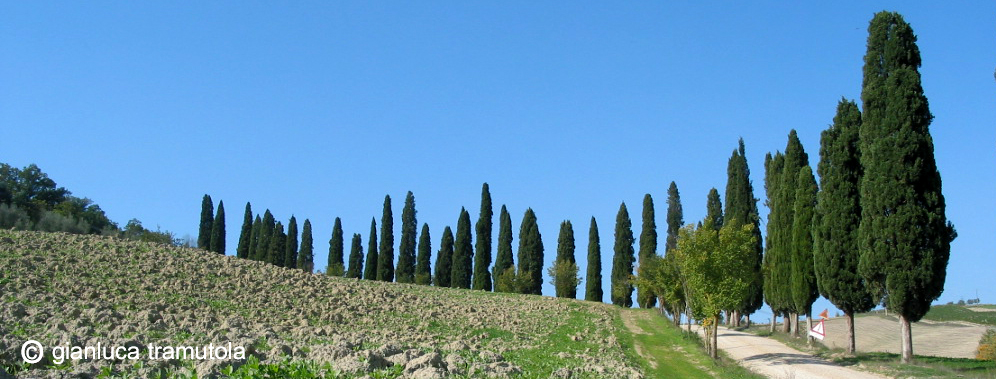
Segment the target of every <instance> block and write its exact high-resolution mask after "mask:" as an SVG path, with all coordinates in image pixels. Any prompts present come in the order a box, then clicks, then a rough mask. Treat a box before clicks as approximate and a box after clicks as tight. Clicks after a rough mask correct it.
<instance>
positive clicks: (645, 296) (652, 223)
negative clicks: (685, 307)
mask: <svg viewBox="0 0 996 379" xmlns="http://www.w3.org/2000/svg"><path fill="white" fill-rule="evenodd" d="M655 218H656V216H655V215H654V199H653V198H652V197H650V194H649V193H648V194H646V195H644V196H643V228H642V231H641V232H640V253H639V257H640V260H639V263H640V267H643V262H644V260H646V259H650V257H653V256H655V255H657V221H656V220H655ZM636 299H637V304H639V305H640V307H642V308H653V307H654V305H656V304H657V295H655V294H653V293H650V292H648V291H645V290H644V289H642V288H640V289H638V291H637V293H636Z"/></svg>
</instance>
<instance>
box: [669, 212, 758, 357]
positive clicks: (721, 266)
mask: <svg viewBox="0 0 996 379" xmlns="http://www.w3.org/2000/svg"><path fill="white" fill-rule="evenodd" d="M712 222H713V221H712V220H711V219H708V218H707V219H706V220H705V222H704V223H703V225H702V226H701V227H699V228H693V227H691V226H687V227H685V228H683V229H682V231H681V236H680V237H679V238H678V250H677V251H676V253H677V255H678V256H679V257H678V260H677V261H678V262H680V263H681V271H682V272H683V275H684V278H685V282H686V288H687V291H686V297H687V298H688V303H689V305H690V306H691V310H692V314H693V316H694V317H695V318H696V319H699V320H703V321H704V323H703V324H704V325H703V326H705V327H706V330H707V334H706V338H705V340H704V342H706V350H707V351H708V352H709V355H710V356H711V357H713V358H717V357H718V349H717V345H716V336H717V332H718V330H717V329H718V325H719V316H720V313H721V312H722V311H723V310H726V309H733V308H735V307H736V306H738V305H739V304H740V303H741V302H742V301H743V298H744V297H745V296H746V295H747V291H748V287H749V285H750V281H749V279H748V278H747V275H745V271H748V270H750V267H747V266H745V265H743V263H742V261H741V260H742V257H744V256H746V255H750V254H751V253H752V252H753V249H754V243H755V241H754V233H753V231H752V230H751V229H753V228H754V226H753V225H751V224H746V225H742V226H739V227H737V226H733V225H728V226H726V227H723V228H720V229H719V230H717V229H716V228H715V226H714V225H712Z"/></svg>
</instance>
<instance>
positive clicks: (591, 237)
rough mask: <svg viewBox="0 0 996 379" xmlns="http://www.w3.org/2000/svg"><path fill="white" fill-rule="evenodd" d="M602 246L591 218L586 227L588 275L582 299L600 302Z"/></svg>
mask: <svg viewBox="0 0 996 379" xmlns="http://www.w3.org/2000/svg"><path fill="white" fill-rule="evenodd" d="M602 297H603V296H602V244H601V241H600V239H599V237H598V224H597V223H596V222H595V217H594V216H592V217H591V226H589V227H588V274H587V276H586V277H585V291H584V299H585V300H588V301H597V302H601V301H602Z"/></svg>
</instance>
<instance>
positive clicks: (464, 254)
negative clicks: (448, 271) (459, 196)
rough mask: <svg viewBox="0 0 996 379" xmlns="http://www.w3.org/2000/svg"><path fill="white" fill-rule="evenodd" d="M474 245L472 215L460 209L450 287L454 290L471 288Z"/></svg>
mask: <svg viewBox="0 0 996 379" xmlns="http://www.w3.org/2000/svg"><path fill="white" fill-rule="evenodd" d="M473 256H474V245H473V244H472V242H471V235H470V213H468V212H467V210H466V209H464V208H460V219H459V220H458V221H457V234H456V245H455V246H454V248H453V274H452V275H451V276H450V281H451V282H450V286H452V287H453V288H470V284H471V281H470V280H471V275H472V274H473V272H472V271H471V270H472V269H473V267H471V266H472V259H473Z"/></svg>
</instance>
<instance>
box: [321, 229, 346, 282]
mask: <svg viewBox="0 0 996 379" xmlns="http://www.w3.org/2000/svg"><path fill="white" fill-rule="evenodd" d="M343 243H344V241H343V236H342V220H340V219H339V218H338V217H336V218H335V225H334V226H333V227H332V238H331V239H329V262H328V267H327V268H326V269H325V274H326V275H331V276H343V274H345V273H346V269H345V267H346V266H345V265H344V264H343V262H342V260H343V253H344V251H343V249H344V247H343Z"/></svg>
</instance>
